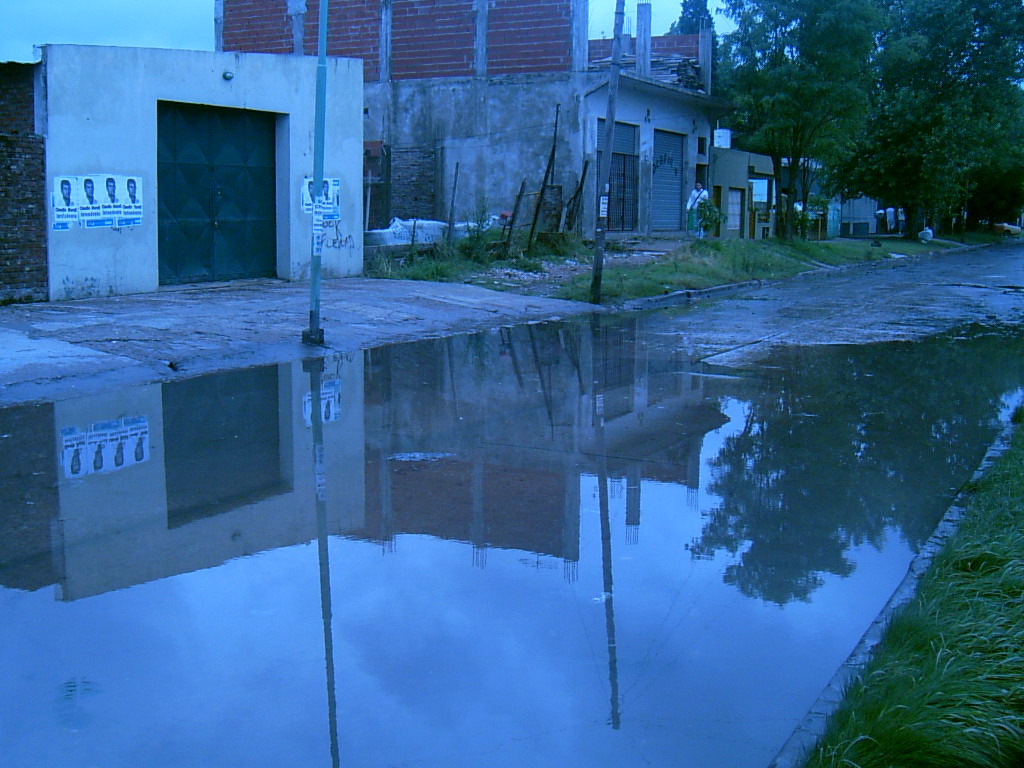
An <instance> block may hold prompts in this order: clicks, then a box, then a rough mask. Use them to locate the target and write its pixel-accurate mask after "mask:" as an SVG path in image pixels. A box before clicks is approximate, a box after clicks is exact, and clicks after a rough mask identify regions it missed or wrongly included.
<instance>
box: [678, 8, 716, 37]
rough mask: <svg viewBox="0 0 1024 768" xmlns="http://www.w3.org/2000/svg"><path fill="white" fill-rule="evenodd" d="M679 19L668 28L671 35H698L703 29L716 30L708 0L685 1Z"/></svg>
mask: <svg viewBox="0 0 1024 768" xmlns="http://www.w3.org/2000/svg"><path fill="white" fill-rule="evenodd" d="M680 5H681V6H682V7H681V9H680V12H679V18H678V19H676V20H675V21H673V22H672V26H670V27H669V28H668V34H670V35H696V34H698V33H699V32H700V31H701V30H702V29H714V28H715V22H714V20H713V19H712V18H711V11H709V10H708V4H707V0H683V2H682V3H680Z"/></svg>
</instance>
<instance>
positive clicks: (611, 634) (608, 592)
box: [590, 316, 620, 730]
mask: <svg viewBox="0 0 1024 768" xmlns="http://www.w3.org/2000/svg"><path fill="white" fill-rule="evenodd" d="M602 334H603V329H602V328H601V321H600V319H599V318H598V317H596V316H594V317H592V318H591V320H590V343H591V356H590V357H591V365H592V366H593V382H594V386H593V393H592V394H593V396H592V397H591V403H592V405H591V413H592V415H593V426H594V451H595V453H596V455H597V495H598V504H599V507H600V511H601V573H602V576H603V582H604V624H605V631H606V632H607V634H608V683H609V685H610V687H611V715H610V716H609V720H608V722H609V723H610V724H611V726H612V728H614V729H615V730H618V729H619V723H620V713H619V662H618V653H617V649H616V647H615V608H614V604H613V601H612V594H613V589H612V526H611V519H610V513H609V511H608V456H607V454H606V452H605V444H604V390H605V378H604V370H605V360H604V354H603V349H602V346H601V344H600V340H601V339H602V338H603V336H602Z"/></svg>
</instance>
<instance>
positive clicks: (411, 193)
mask: <svg viewBox="0 0 1024 768" xmlns="http://www.w3.org/2000/svg"><path fill="white" fill-rule="evenodd" d="M436 189H437V153H436V152H435V151H434V149H433V148H432V147H395V148H394V149H392V151H391V210H392V212H393V213H394V214H395V215H396V216H401V217H402V218H404V219H413V218H416V219H434V218H437V216H438V213H437V210H436V208H437V204H436V199H437V198H436Z"/></svg>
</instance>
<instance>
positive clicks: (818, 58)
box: [720, 0, 879, 237]
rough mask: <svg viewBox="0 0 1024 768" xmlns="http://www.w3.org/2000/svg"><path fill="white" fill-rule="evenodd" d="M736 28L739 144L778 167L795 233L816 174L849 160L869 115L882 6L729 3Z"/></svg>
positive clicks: (730, 90) (864, 1)
mask: <svg viewBox="0 0 1024 768" xmlns="http://www.w3.org/2000/svg"><path fill="white" fill-rule="evenodd" d="M725 13H726V15H727V16H729V18H731V19H732V20H733V21H734V22H735V24H736V30H735V31H734V32H732V33H730V34H729V35H727V36H726V37H725V39H724V43H725V46H726V55H725V62H724V63H725V66H724V67H721V68H720V72H721V73H722V78H721V81H720V84H721V85H722V86H723V90H724V92H725V95H726V96H727V97H728V98H730V99H732V101H733V102H734V103H735V104H736V106H737V110H736V112H735V114H734V115H733V118H732V124H733V128H734V130H735V131H736V133H737V142H738V143H739V144H740V145H741V146H743V147H744V148H746V149H748V150H751V151H755V152H761V153H763V154H766V155H769V156H770V157H771V158H772V160H773V162H774V164H775V175H776V185H775V187H776V209H777V210H778V211H781V212H784V215H783V216H782V217H781V219H782V221H784V222H785V231H784V232H782V233H780V232H776V234H777V235H779V234H784V235H785V236H786V237H792V234H793V204H794V203H795V202H796V200H797V190H798V187H799V183H800V181H801V179H803V180H804V182H805V183H804V185H803V186H804V194H805V195H806V190H807V187H808V186H809V184H808V183H807V182H808V181H809V177H810V176H811V175H812V171H813V170H814V169H816V168H817V167H819V166H820V165H822V164H829V163H831V162H832V158H833V157H837V156H845V155H847V154H848V153H849V150H848V146H849V145H850V144H851V143H852V141H853V138H852V137H854V136H855V135H856V134H857V133H858V131H859V129H860V127H861V125H862V123H863V119H864V117H865V115H866V110H867V89H868V86H869V82H870V81H869V79H868V73H869V71H870V70H869V63H870V54H871V52H872V50H873V44H874V39H875V35H876V33H877V30H878V25H879V16H878V13H877V9H876V7H875V5H874V4H873V2H872V0H836V2H832V3H822V2H819V0H727V5H726V10H725Z"/></svg>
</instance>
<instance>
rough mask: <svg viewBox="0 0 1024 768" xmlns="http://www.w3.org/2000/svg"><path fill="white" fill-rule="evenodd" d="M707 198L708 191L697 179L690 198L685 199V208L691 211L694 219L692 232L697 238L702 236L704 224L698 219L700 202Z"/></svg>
mask: <svg viewBox="0 0 1024 768" xmlns="http://www.w3.org/2000/svg"><path fill="white" fill-rule="evenodd" d="M707 199H708V191H707V190H706V189H704V185H703V184H701V183H700V182H699V181H698V182H697V183H695V184H694V185H693V191H692V192H691V193H690V199H689V200H687V201H686V210H687V211H693V213H694V221H695V223H696V226H695V228H694V233H695V234H696V235H697V237H698V238H701V237H704V225H703V224H702V223H701V220H700V210H699V208H700V204H701V203H703V202H705V201H706V200H707Z"/></svg>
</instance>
